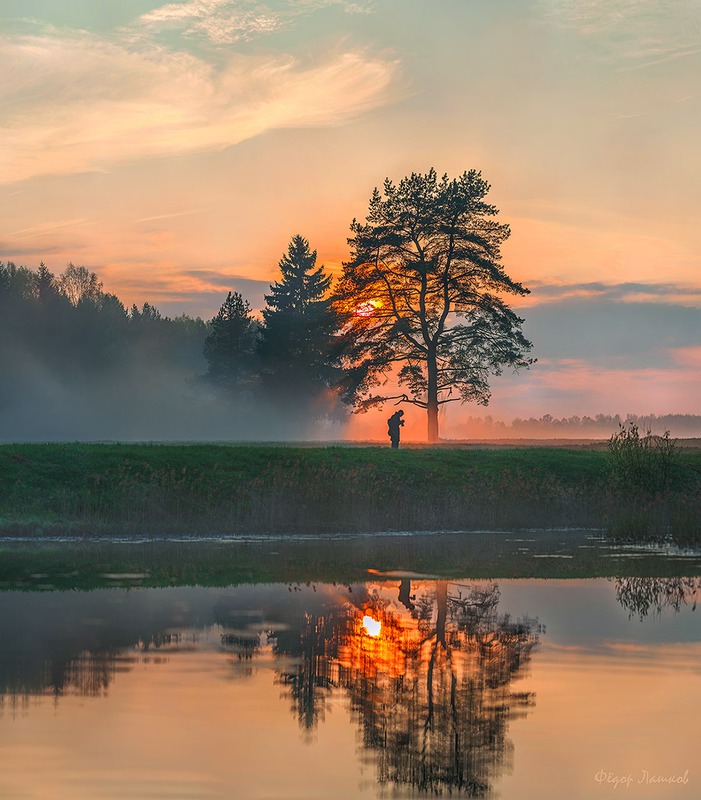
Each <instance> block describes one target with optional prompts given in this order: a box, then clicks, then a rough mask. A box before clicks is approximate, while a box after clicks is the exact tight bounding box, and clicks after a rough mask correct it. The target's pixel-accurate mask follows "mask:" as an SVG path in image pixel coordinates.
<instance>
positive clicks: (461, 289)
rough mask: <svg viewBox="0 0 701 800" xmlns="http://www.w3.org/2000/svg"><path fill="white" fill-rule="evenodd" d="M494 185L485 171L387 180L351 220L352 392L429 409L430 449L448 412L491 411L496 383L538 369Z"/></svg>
mask: <svg viewBox="0 0 701 800" xmlns="http://www.w3.org/2000/svg"><path fill="white" fill-rule="evenodd" d="M489 188H490V187H489V184H488V183H487V182H486V181H485V180H484V179H483V178H482V176H481V173H479V172H477V171H475V170H470V171H469V172H464V173H463V174H462V175H461V176H460V177H458V178H455V179H449V178H448V176H447V175H444V176H443V177H442V178H440V179H439V178H438V176H437V174H436V171H435V170H433V169H431V170H430V171H429V172H428V173H427V174H425V175H422V174H417V173H412V174H411V175H410V176H409V177H406V178H404V179H402V180H401V181H400V182H399V184H397V185H395V184H394V183H393V182H392V181H391V180H389V179H387V180H386V181H385V183H384V191H383V192H380V191H379V190H378V189H375V190H374V192H373V194H372V197H371V199H370V203H369V210H368V215H367V218H366V221H365V222H364V223H361V222H358V221H357V220H353V222H352V224H351V232H352V234H353V236H352V237H351V238H350V239H349V240H348V242H349V245H350V247H351V258H350V260H349V261H348V262H347V263H345V264H344V266H343V275H342V277H341V280H340V282H339V285H338V287H337V290H336V300H335V306H336V309H337V311H338V312H339V313H340V314H342V315H343V318H344V322H345V327H344V342H345V345H346V348H345V354H344V360H345V363H344V366H345V367H346V369H347V373H346V383H345V396H346V398H347V399H348V400H349V401H351V402H353V403H354V404H355V406H356V408H357V409H359V410H365V409H367V408H369V407H371V406H373V405H378V404H382V403H384V402H386V401H387V400H395V401H397V402H404V403H411V404H413V405H416V406H418V407H420V408H423V409H426V410H427V416H428V439H429V441H430V442H435V441H437V440H438V409H439V407H440V406H441V405H443V404H445V403H449V402H454V401H461V402H466V401H475V402H477V403H480V404H482V405H486V404H487V403H488V401H489V398H490V387H489V377H490V375H493V374H496V375H498V374H500V373H501V371H502V369H503V368H504V367H505V366H509V367H513V368H515V369H517V368H520V367H528V366H529V365H530V364H531V363H532V359H529V358H527V357H526V353H527V352H528V351H529V350H530V349H531V343H530V342H529V341H528V340H527V339H526V338H525V336H524V335H523V332H522V330H521V324H522V322H523V320H522V319H520V318H519V317H518V316H517V315H516V314H515V313H514V312H513V311H512V310H511V309H510V308H509V307H508V306H507V305H506V303H505V302H504V301H503V300H502V299H501V297H500V295H501V294H513V295H519V296H520V295H525V294H528V289H526V288H525V287H524V286H522V285H521V284H520V283H517V282H516V281H513V280H512V279H511V278H510V277H509V276H508V275H507V274H506V272H505V271H504V268H503V266H502V265H501V246H502V244H503V243H504V242H505V241H506V239H507V238H508V237H509V234H510V230H509V226H508V225H505V224H503V223H500V222H497V221H496V219H495V217H496V215H497V214H498V210H497V209H496V207H495V206H493V205H490V204H489V203H487V202H486V200H485V197H486V195H487V193H488V191H489ZM392 378H396V381H398V384H399V387H400V388H399V390H398V391H397V390H396V388H395V389H394V390H391V389H389V387H388V383H389V381H390V379H392ZM378 386H382V387H384V388H385V390H384V391H382V392H380V393H376V392H374V391H373V390H374V389H375V387H378Z"/></svg>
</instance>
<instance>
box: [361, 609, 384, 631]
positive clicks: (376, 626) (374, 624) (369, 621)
mask: <svg viewBox="0 0 701 800" xmlns="http://www.w3.org/2000/svg"><path fill="white" fill-rule="evenodd" d="M363 628H365V632H366V633H367V635H368V636H379V635H380V631H381V630H382V623H381V622H380V620H379V619H373V618H372V617H370V616H368V615H367V614H366V615H365V616H364V617H363Z"/></svg>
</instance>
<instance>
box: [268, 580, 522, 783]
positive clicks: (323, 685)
mask: <svg viewBox="0 0 701 800" xmlns="http://www.w3.org/2000/svg"><path fill="white" fill-rule="evenodd" d="M392 591H396V584H395V586H394V587H392ZM398 600H399V602H398V603H397V602H394V600H393V597H392V595H391V594H390V591H389V588H388V587H387V586H377V587H375V588H374V589H373V590H372V591H370V592H368V594H367V595H366V596H365V597H364V598H362V601H361V602H360V603H358V602H357V601H356V603H354V604H352V603H350V602H347V601H346V602H343V603H339V604H337V605H336V606H335V607H330V608H329V609H328V613H327V614H326V615H325V616H321V617H308V618H307V624H306V627H305V629H304V630H303V632H302V635H301V637H300V639H299V640H298V641H299V647H300V650H301V658H300V663H299V664H298V665H297V666H296V669H294V670H291V671H288V672H285V673H283V678H282V682H283V683H284V684H285V685H287V686H289V687H290V691H289V696H290V697H291V699H292V701H293V705H294V708H295V713H296V714H297V716H298V718H299V720H300V723H301V724H302V726H303V727H304V728H306V729H311V728H313V727H314V726H315V725H316V724H317V722H318V720H319V718H320V715H321V714H323V706H324V703H325V699H326V696H327V694H328V692H329V689H330V688H331V687H333V686H339V687H342V688H343V689H345V690H346V691H347V692H348V694H349V696H350V700H351V708H352V712H353V714H354V716H355V717H356V719H357V721H358V722H359V724H360V727H361V731H362V742H363V745H364V747H366V748H367V749H368V750H370V751H372V752H373V753H374V754H375V758H376V761H377V767H378V779H379V781H380V783H383V784H393V785H408V786H411V787H413V788H415V789H418V790H420V791H426V792H431V793H434V794H440V793H442V792H444V791H459V792H460V793H462V794H465V795H468V796H485V795H488V794H489V793H490V791H491V784H492V782H493V780H494V778H496V777H497V776H498V775H499V774H500V773H501V772H503V771H504V770H505V769H508V768H509V767H510V766H511V759H512V745H511V743H510V742H509V740H508V738H507V722H508V720H509V719H512V718H514V717H515V716H518V715H520V714H523V713H525V711H526V709H527V708H528V707H529V706H530V705H531V704H532V702H533V698H532V696H531V695H530V694H529V693H515V692H513V691H511V682H512V681H513V680H514V679H515V678H516V677H517V676H518V675H519V673H520V672H521V671H522V669H523V667H524V666H525V665H526V663H527V662H528V659H529V657H530V653H531V651H532V649H533V647H534V646H535V645H536V643H537V641H538V626H537V623H536V621H535V620H533V619H519V620H512V619H511V618H510V617H509V616H508V615H506V614H499V612H498V602H499V590H498V587H497V586H496V585H490V586H487V587H483V586H460V585H457V584H449V583H448V582H447V581H438V582H436V583H435V584H427V583H422V584H419V585H418V586H417V591H416V593H415V594H414V595H412V594H411V587H410V585H409V582H408V581H407V580H404V581H402V582H401V584H400V586H399V597H398ZM364 616H367V617H371V618H372V620H375V621H376V623H379V632H377V630H376V626H375V625H368V624H367V620H366V623H365V625H364V624H363V617H364ZM278 645H279V646H278V651H279V652H281V653H282V652H287V653H289V650H286V649H285V647H284V643H283V644H281V643H278Z"/></svg>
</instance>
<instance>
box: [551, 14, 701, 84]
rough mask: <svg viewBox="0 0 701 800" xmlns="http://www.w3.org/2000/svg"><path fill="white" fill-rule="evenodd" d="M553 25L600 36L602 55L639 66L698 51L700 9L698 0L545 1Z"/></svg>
mask: <svg viewBox="0 0 701 800" xmlns="http://www.w3.org/2000/svg"><path fill="white" fill-rule="evenodd" d="M541 7H542V8H543V9H544V12H545V14H546V17H547V18H548V19H550V20H551V21H553V22H554V23H555V24H557V25H559V26H561V27H565V28H569V29H572V30H575V31H577V32H578V33H579V34H581V35H582V36H583V37H585V38H588V39H592V40H596V42H597V45H598V48H599V54H600V55H601V56H602V57H604V58H606V59H609V60H618V61H619V62H620V61H621V60H622V62H623V63H619V66H620V67H621V68H622V69H640V68H643V67H649V66H653V65H655V64H661V63H664V62H666V61H671V60H675V59H678V58H687V57H689V56H694V55H697V54H698V53H699V52H701V50H699V47H698V44H699V38H700V36H701V8H700V7H699V4H698V2H697V0H674V2H669V0H542V2H541Z"/></svg>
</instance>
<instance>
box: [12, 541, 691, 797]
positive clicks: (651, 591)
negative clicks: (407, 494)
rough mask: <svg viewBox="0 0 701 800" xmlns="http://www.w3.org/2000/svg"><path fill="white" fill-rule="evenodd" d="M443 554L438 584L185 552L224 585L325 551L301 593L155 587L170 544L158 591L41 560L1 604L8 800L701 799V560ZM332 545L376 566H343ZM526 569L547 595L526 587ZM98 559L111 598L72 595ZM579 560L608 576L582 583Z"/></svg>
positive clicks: (134, 576) (510, 548)
mask: <svg viewBox="0 0 701 800" xmlns="http://www.w3.org/2000/svg"><path fill="white" fill-rule="evenodd" d="M490 536H493V534H490ZM470 537H472V538H470ZM548 537H550V538H548ZM553 537H554V538H553ZM376 541H379V540H376ZM393 541H394V546H395V547H399V538H395V539H394V540H393V539H391V538H388V539H386V540H384V541H382V542H380V543H379V544H378V547H380V549H381V552H382V553H385V552H386V551H385V550H384V549H382V548H387V549H389V550H391V548H392V546H393ZM460 541H462V546H461V547H462V550H461V552H464V554H465V558H464V560H462V561H460V562H459V564H458V568H459V569H460V570H461V572H460V573H459V574H454V573H453V572H452V571H451V569H450V565H449V564H446V559H445V558H441V557H440V556H439V555H437V553H440V552H443V553H444V554H445V553H449V554H452V555H451V559H449V560H452V561H455V560H456V558H455V557H454V556H455V552H456V551H455V548H458V547H460V545H459V544H458V543H459V542H460ZM402 542H403V544H402V547H404V548H406V547H407V542H406V541H404V539H402ZM411 542H412V543H413V545H412V546H416V547H418V548H419V549H421V537H411ZM428 542H430V547H431V548H433V549H432V550H431V553H433V555H432V558H433V559H434V561H435V564H436V570H435V572H428V571H426V570H425V566H426V561H425V559H424V560H421V559H419V558H418V557H417V556H414V557H413V558H414V561H413V563H410V562H409V561H406V560H405V559H406V558H407V556H403V559H404V560H403V563H402V564H401V567H400V568H395V569H389V568H388V565H389V562H387V561H386V559H385V560H384V561H383V560H382V559H379V560H378V558H379V557H375V556H373V550H372V545H370V544H368V542H367V541H365V542H364V543H363V544H362V546H361V545H360V544H359V541H358V540H355V539H353V538H351V537H347V538H345V539H344V540H343V541H341V542H339V543H337V544H333V543H331V542H329V541H325V542H324V543H323V546H322V545H321V544H319V543H318V542H317V543H316V544H315V543H314V542H311V543H309V542H306V543H302V542H297V543H295V542H293V541H290V540H286V541H285V542H282V541H281V540H273V541H269V542H267V543H264V544H261V543H260V542H258V543H256V544H255V545H252V544H251V543H250V542H249V543H248V544H247V545H245V544H243V543H235V542H223V541H219V542H210V543H196V542H188V543H180V544H179V545H177V546H178V547H179V548H180V549H179V550H178V553H180V557H181V558H182V557H183V550H182V548H185V549H186V550H187V549H188V548H190V557H189V561H190V563H206V562H207V561H208V560H209V561H211V562H212V564H213V567H212V569H213V570H214V574H217V575H218V574H219V573H217V572H216V570H215V566H216V565H217V564H221V562H222V561H225V560H226V559H229V560H230V561H231V562H232V563H235V562H241V561H245V563H246V569H252V567H251V564H252V563H253V562H254V561H255V559H256V558H258V559H259V560H260V561H261V562H265V561H266V559H273V560H274V559H275V558H277V559H278V560H280V561H284V562H285V565H286V566H285V565H281V566H280V570H283V566H284V570H286V571H288V572H289V570H290V566H289V565H290V561H291V555H290V554H292V553H294V551H295V549H296V548H298V549H299V548H301V550H302V552H306V551H305V550H304V548H312V549H314V548H315V547H316V548H318V547H323V549H324V553H325V559H326V564H327V566H326V567H325V570H324V574H323V579H320V578H318V577H317V574H316V573H317V572H318V571H317V570H315V568H314V566H313V564H312V563H311V562H310V563H309V564H308V565H307V571H308V573H309V574H308V577H307V579H306V580H304V579H303V578H304V574H303V573H304V570H305V566H304V564H301V565H298V564H296V562H295V568H294V570H292V572H294V578H289V579H281V580H277V581H276V580H268V581H265V582H247V581H245V580H238V581H237V585H226V583H225V582H224V583H221V585H206V586H205V585H199V586H198V585H183V581H173V580H171V581H170V582H171V583H174V585H170V586H166V587H163V588H157V587H154V586H150V585H149V579H148V576H149V575H153V574H155V572H154V569H155V568H154V567H153V565H154V563H155V561H159V563H163V562H164V561H165V562H167V561H168V558H167V557H166V556H163V555H159V553H160V552H161V551H160V550H158V549H157V551H156V552H155V553H154V551H153V550H152V549H149V553H150V554H151V555H150V557H151V561H150V562H149V563H148V564H147V565H146V566H145V567H144V568H143V569H144V571H143V572H139V571H132V572H121V573H120V572H114V571H112V570H113V569H114V567H115V565H116V564H123V563H125V562H124V559H125V558H126V561H127V562H128V563H129V564H130V565H131V566H132V567H133V566H134V564H136V563H137V562H138V559H136V561H135V560H134V559H133V557H132V555H129V556H128V558H127V556H124V555H121V556H119V559H121V560H119V561H114V560H112V561H111V560H110V559H105V557H104V551H102V550H98V551H96V553H99V554H100V555H99V557H98V555H96V554H93V555H92V556H91V554H90V547H91V545H90V543H83V544H80V545H78V544H72V545H65V544H64V552H65V548H66V547H68V549H69V550H70V548H71V547H73V548H76V549H79V550H80V551H81V553H82V560H81V561H80V563H79V564H78V566H77V567H76V569H75V570H74V571H73V572H72V573H70V574H69V573H66V572H65V564H63V562H62V565H61V567H60V569H61V570H64V571H63V572H61V573H60V574H59V573H56V575H51V571H50V567H47V566H46V563H43V562H42V568H43V569H45V570H49V571H48V572H46V571H45V572H42V573H34V574H33V576H30V577H31V580H30V579H29V578H27V580H24V579H22V580H20V579H19V578H18V577H17V575H18V574H19V572H18V569H19V568H17V566H16V565H15V566H14V567H13V569H14V572H13V577H12V578H11V579H10V577H8V575H5V576H4V580H3V585H4V591H2V592H0V642H2V646H1V647H2V649H1V651H0V703H1V706H0V761H1V764H2V769H1V770H0V797H1V798H42V800H43V798H75V799H76V800H82V799H83V798H84V799H85V800H88V798H89V799H90V800H98V799H101V798H105V799H107V798H110V799H113V798H193V799H195V798H203V799H209V798H212V799H213V798H237V800H239V799H240V800H249V799H250V800H273V799H275V800H293V799H294V800H298V799H299V800H303V799H304V800H312V799H315V798H318V799H319V800H322V799H323V800H326V799H327V798H338V800H345V799H346V798H348V799H351V798H368V799H372V798H380V797H388V798H389V797H423V796H431V795H452V796H454V797H474V796H477V797H499V798H504V800H508V799H511V798H513V799H516V798H518V800H524V799H525V800H529V799H530V798H533V799H535V798H538V799H539V800H540V799H541V798H550V797H552V798H561V797H567V798H569V799H570V800H573V799H575V800H576V799H577V798H582V799H585V798H587V799H588V798H598V797H618V796H620V795H625V796H626V797H635V798H641V799H644V800H652V799H653V798H655V799H659V800H668V799H669V798H680V799H681V798H692V797H693V798H696V797H699V796H700V795H701V774H700V773H699V770H698V768H697V767H696V764H697V758H696V757H695V755H694V754H695V753H697V751H698V743H697V736H696V733H697V730H696V728H697V712H698V709H699V708H701V628H700V626H699V619H698V615H699V611H697V608H696V602H697V599H698V597H699V589H700V586H701V581H700V580H699V578H698V577H697V576H698V575H699V574H701V569H700V560H699V554H698V553H695V552H689V551H679V550H676V549H674V548H665V547H659V546H653V545H647V546H633V545H615V544H611V543H610V542H607V541H605V540H603V539H602V538H600V537H599V536H598V535H596V534H592V533H589V532H556V533H553V532H550V533H549V534H548V535H547V536H546V535H543V536H540V535H539V534H538V533H530V534H526V535H524V534H522V533H521V534H518V535H515V534H514V535H505V534H502V535H501V542H502V544H501V547H502V551H501V556H500V559H501V560H500V561H498V562H496V563H503V564H504V565H505V566H504V568H503V569H502V570H499V569H498V567H497V566H495V565H494V564H495V562H489V563H490V564H491V566H489V567H487V566H485V563H487V562H485V561H484V552H483V551H484V547H483V545H484V542H483V541H482V540H480V538H479V536H472V535H471V534H463V535H462V536H461V537H460V536H457V538H456V535H453V536H452V538H451V537H450V536H447V537H441V536H433V537H426V543H425V546H424V550H425V549H426V547H428ZM456 542H457V543H456ZM543 542H545V544H543ZM558 542H559V544H558ZM4 546H5V548H6V552H9V550H11V549H12V548H11V547H10V545H8V544H7V543H5V545H4ZM17 546H18V547H21V545H17ZM120 546H121V547H122V550H121V551H120V552H122V553H123V552H124V548H127V551H128V553H129V554H131V553H132V550H131V549H130V545H129V544H128V543H121V545H120ZM139 546H140V547H142V548H143V547H144V546H145V545H144V543H141V544H140V545H139ZM161 546H162V547H164V548H166V549H167V548H168V547H169V546H171V545H168V544H167V543H162V545H161ZM148 547H149V548H152V547H153V546H152V545H148ZM7 548H9V550H7ZM115 548H116V549H117V550H118V549H119V547H117V545H115ZM334 548H336V549H338V552H339V554H341V553H346V552H347V551H348V549H349V548H350V550H358V549H360V552H361V556H359V557H358V559H357V560H356V563H354V564H353V565H352V568H351V566H350V565H349V564H348V562H347V560H346V557H345V556H343V557H342V556H341V555H339V556H338V560H337V562H335V566H334V565H333V560H332V559H331V561H332V566H331V567H329V566H328V563H329V558H330V556H329V553H331V552H333V551H334ZM86 551H87V555H86ZM578 551H581V553H580V554H579V555H578ZM223 553H226V556H224V555H222V554H223ZM281 553H282V554H283V555H282V556H281V555H280V554H281ZM480 554H481V557H482V561H480ZM142 555H143V554H142ZM112 558H113V559H114V558H117V557H116V556H112ZM529 559H531V560H532V563H533V564H535V563H541V562H542V563H546V562H547V564H548V568H547V569H548V570H549V572H548V574H547V577H543V576H542V575H541V574H540V573H538V574H539V576H538V577H523V576H518V577H514V576H512V575H511V573H512V572H513V569H512V568H511V567H510V566H509V565H513V564H514V563H521V562H524V560H525V562H528V563H531V562H529ZM592 559H594V560H592ZM91 560H92V562H93V566H94V570H95V572H94V575H95V576H97V577H99V578H100V580H98V579H97V577H95V579H94V581H93V584H94V588H89V589H85V590H81V591H76V590H69V589H68V586H67V584H66V581H68V582H70V580H74V581H76V582H77V583H80V582H82V583H85V581H83V579H82V577H81V581H77V579H76V578H75V577H73V578H71V577H70V576H71V575H73V576H76V575H78V574H79V573H80V570H81V569H83V568H84V566H85V564H87V563H89V562H90V561H91ZM303 560H304V559H303ZM410 561H411V559H410ZM472 562H474V563H475V565H476V567H475V569H474V570H472V571H470V570H469V568H468V567H469V564H470V563H472ZM363 563H365V564H366V566H365V567H364V569H363V570H362V571H363V574H364V577H363V578H362V579H359V578H358V574H359V573H358V570H360V568H361V566H362V564H363ZM417 564H420V566H422V567H424V570H423V571H421V572H419V571H417V570H415V569H414V570H412V569H410V567H412V566H417ZM582 564H584V565H585V566H587V568H589V569H590V570H591V572H592V573H595V576H594V577H582V576H581V575H580V576H578V577H569V576H570V575H571V574H572V573H573V572H577V570H578V568H579V567H581V566H582ZM597 564H599V565H600V566H599V567H597V566H596V565H597ZM640 564H643V565H644V569H643V570H642V572H641V569H640ZM652 564H654V565H655V566H654V572H655V576H654V577H651V576H650V575H648V574H645V573H646V572H649V573H651V574H652V573H653V569H652V568H651V566H650V565H652ZM558 565H559V566H558ZM606 565H609V567H608V569H607V568H606ZM487 568H489V569H491V570H492V577H487V576H486V575H485V574H484V571H485V570H486V569H487ZM529 569H531V567H529ZM100 570H102V571H100ZM334 570H336V572H337V573H338V578H337V579H336V578H333V577H332V575H333V572H334ZM170 571H171V572H172V568H171V569H170ZM350 573H352V579H350V580H348V579H347V576H348V574H350ZM67 575H68V577H66V576H67ZM504 575H506V577H504ZM270 577H271V578H275V577H280V576H279V575H277V574H276V573H273V574H271V575H270ZM59 578H60V579H61V580H63V581H64V583H63V584H61V585H62V586H63V588H61V589H56V588H53V587H55V586H56V585H59V584H60V580H59ZM13 581H14V583H13ZM197 582H199V583H207V581H205V580H204V579H203V577H202V575H200V576H199V579H198V580H196V581H194V582H193V583H197Z"/></svg>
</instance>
